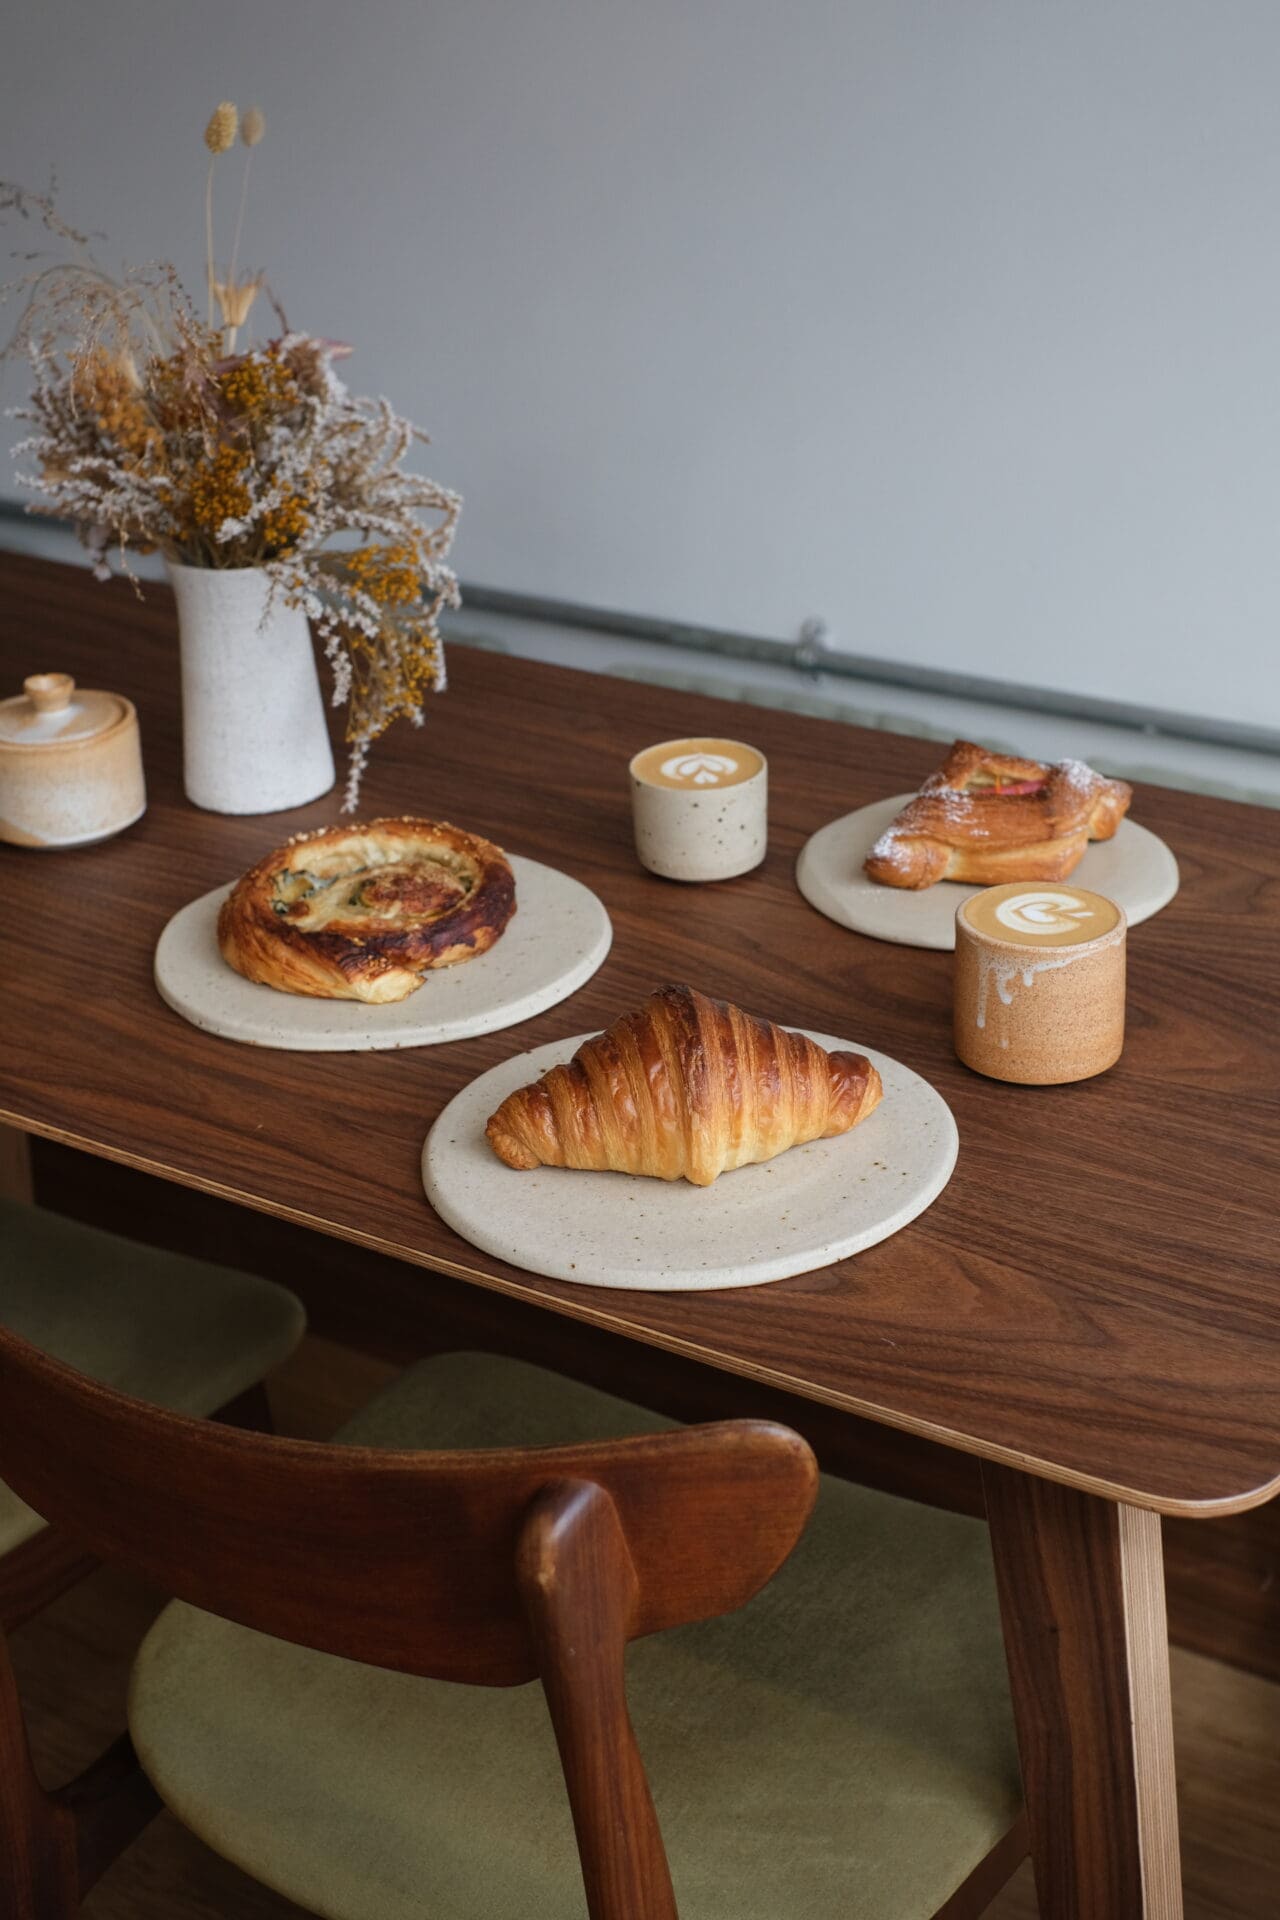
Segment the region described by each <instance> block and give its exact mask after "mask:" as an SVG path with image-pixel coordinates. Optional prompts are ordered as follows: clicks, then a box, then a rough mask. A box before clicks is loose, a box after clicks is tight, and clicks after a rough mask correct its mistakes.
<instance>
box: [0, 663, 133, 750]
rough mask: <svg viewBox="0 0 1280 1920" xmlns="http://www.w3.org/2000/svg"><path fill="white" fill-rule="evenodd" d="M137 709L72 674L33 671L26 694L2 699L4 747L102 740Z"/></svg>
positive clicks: (1, 737)
mask: <svg viewBox="0 0 1280 1920" xmlns="http://www.w3.org/2000/svg"><path fill="white" fill-rule="evenodd" d="M132 713H133V707H132V705H131V703H130V702H129V701H128V700H126V699H125V698H124V696H123V695H122V694H118V693H98V692H91V691H89V690H87V689H85V688H81V687H77V686H76V683H75V681H74V680H73V679H72V677H71V675H70V674H69V673H32V674H29V675H28V676H27V678H26V679H25V680H24V681H23V683H22V692H21V693H19V694H15V695H14V696H13V698H12V699H10V700H0V748H2V747H45V746H58V747H61V746H72V745H75V744H78V743H79V742H81V741H85V740H96V739H97V738H98V737H99V736H100V735H102V734H104V733H108V732H110V730H111V729H112V728H113V727H118V726H119V725H120V724H121V723H122V722H123V721H125V720H127V719H129V718H130V717H131V715H132Z"/></svg>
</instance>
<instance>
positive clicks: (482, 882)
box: [218, 816, 516, 1005]
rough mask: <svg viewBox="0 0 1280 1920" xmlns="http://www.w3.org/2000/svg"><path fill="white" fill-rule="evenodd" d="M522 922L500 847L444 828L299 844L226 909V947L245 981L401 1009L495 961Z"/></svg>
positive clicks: (427, 824)
mask: <svg viewBox="0 0 1280 1920" xmlns="http://www.w3.org/2000/svg"><path fill="white" fill-rule="evenodd" d="M515 910H516V883H515V876H514V875H513V873H512V871H511V868H510V865H509V864H508V862H507V859H506V856H505V854H503V852H502V850H501V849H500V848H499V847H495V846H494V844H493V842H492V841H491V840H483V839H481V837H480V835H479V834H476V833H467V832H465V831H464V830H463V829H462V828H461V827H452V826H450V825H449V824H448V823H447V822H445V821H441V820H415V819H412V818H410V817H408V816H406V817H405V818H404V819H400V820H372V821H370V822H369V824H368V825H367V826H352V827H322V828H321V829H320V830H319V832H317V833H303V834H299V835H297V837H296V838H295V839H293V840H290V841H288V842H287V843H286V845H284V846H283V847H276V848H275V849H274V850H273V851H272V852H271V853H268V854H266V855H265V856H264V857H263V858H262V859H261V860H259V862H258V864H257V866H256V867H252V868H251V869H250V870H249V872H248V873H246V874H245V876H244V878H243V879H242V880H240V881H238V882H237V883H236V886H235V888H234V889H233V891H232V892H231V894H230V895H229V896H228V898H227V899H226V900H225V901H224V902H223V906H222V911H221V912H220V913H219V915H218V946H219V948H220V949H221V952H222V957H223V959H224V960H225V961H226V962H227V964H228V965H229V966H232V967H234V968H235V970H236V972H237V973H242V974H243V975H244V976H245V978H246V980H257V981H260V982H261V983H262V985H263V986H267V987H277V988H279V990H280V992H281V993H304V994H312V995H314V996H315V997H316V998H318V999H322V1000H367V1001H370V1002H372V1003H373V1004H375V1005H384V1004H385V1003H386V1002H388V1001H391V1000H403V999H405V998H406V996H407V995H408V994H411V993H412V992H414V990H415V989H416V988H417V987H419V986H421V984H422V977H423V975H424V974H425V973H428V972H430V971H431V970H432V969H433V968H435V967H452V966H456V965H457V964H458V962H459V961H462V960H472V959H474V958H475V956H476V955H477V954H480V953H487V952H488V950H489V948H490V947H491V946H492V945H493V943H494V941H495V940H498V939H499V938H500V937H501V935H502V933H503V930H504V929H505V927H506V925H507V922H508V921H509V920H510V918H511V916H512V914H513V913H514V912H515Z"/></svg>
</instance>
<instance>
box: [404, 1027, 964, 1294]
mask: <svg viewBox="0 0 1280 1920" xmlns="http://www.w3.org/2000/svg"><path fill="white" fill-rule="evenodd" d="M809 1037H810V1039H812V1040H816V1041H817V1043H818V1045H819V1046H820V1047H827V1048H829V1049H832V1050H838V1049H840V1048H853V1050H854V1051H855V1052H858V1053H865V1054H866V1056H867V1058H868V1059H869V1060H871V1061H873V1062H874V1064H875V1065H876V1067H878V1068H879V1070H880V1075H881V1078H882V1079H883V1081H884V1098H883V1099H882V1100H881V1102H880V1105H879V1106H878V1107H877V1108H876V1110H875V1112H874V1113H873V1114H871V1115H870V1116H869V1117H868V1118H867V1119H866V1120H864V1121H863V1122H862V1124H861V1125H860V1126H857V1127H855V1128H854V1129H853V1131H852V1132H851V1133H846V1134H843V1135H841V1137H840V1138H839V1139H837V1140H815V1141H813V1142H812V1143H811V1144H810V1145H808V1146H803V1147H792V1148H791V1149H790V1150H789V1151H788V1152H787V1153H780V1154H779V1155H778V1156H777V1158H776V1159H774V1160H768V1161H766V1162H765V1163H764V1164H763V1165H762V1166H756V1167H739V1168H738V1169H737V1171H736V1172H734V1173H722V1174H721V1175H720V1178H719V1179H718V1180H717V1181H715V1182H714V1184H713V1185H712V1186H709V1187H691V1186H690V1185H689V1183H688V1181H687V1180H675V1181H670V1182H668V1181H665V1180H649V1179H643V1178H638V1177H636V1176H634V1175H631V1174H626V1173H579V1172H576V1171H574V1170H571V1169H568V1168H565V1167H537V1168H534V1169H533V1170H532V1171H531V1172H528V1173H517V1172H515V1171H514V1170H513V1169H512V1168H510V1167H507V1166H504V1165H503V1163H502V1162H501V1160H499V1159H498V1157H497V1155H496V1154H495V1153H494V1152H493V1150H492V1148H491V1147H490V1145H489V1143H488V1141H487V1140H486V1139H485V1137H484V1128H485V1122H486V1121H487V1120H488V1118H489V1115H490V1114H491V1113H492V1112H493V1111H494V1109H495V1108H496V1107H497V1106H498V1105H499V1104H500V1103H501V1102H502V1101H503V1100H505V1099H506V1097H507V1095H508V1094H509V1093H514V1092H515V1090H516V1088H517V1087H523V1086H526V1085H527V1084H528V1082H529V1081H530V1080H536V1079H537V1077H538V1075H539V1074H541V1073H545V1072H546V1071H547V1068H548V1067H553V1066H555V1065H556V1064H557V1062H559V1061H564V1060H568V1059H569V1058H570V1056H571V1055H572V1054H573V1053H574V1052H575V1051H576V1050H577V1048H578V1047H580V1046H581V1045H582V1042H583V1041H584V1040H585V1039H587V1038H588V1036H587V1035H586V1034H581V1033H580V1034H578V1035H577V1036H576V1037H575V1038H574V1039H572V1040H553V1041H552V1042H551V1043H550V1045H548V1046H545V1047H537V1048H535V1050H534V1051H533V1052H532V1053H520V1054H516V1055H515V1056H514V1058H512V1059H510V1060H504V1061H503V1062H502V1065H501V1066H498V1067H493V1068H491V1069H490V1071H489V1072H488V1073H483V1074H481V1075H480V1077H479V1079H477V1080H473V1081H472V1082H471V1084H470V1086H467V1087H464V1088H463V1090H462V1092H461V1093H459V1094H457V1095H456V1096H455V1097H454V1099H452V1100H451V1101H450V1102H449V1104H448V1106H447V1107H446V1108H445V1109H444V1111H443V1113H442V1114H441V1115H440V1118H439V1119H438V1120H437V1121H436V1123H435V1125H434V1126H433V1127H432V1129H431V1131H430V1133H429V1134H428V1135H427V1139H426V1144H425V1145H424V1147H423V1149H422V1183H423V1186H424V1187H425V1188H426V1192H427V1198H428V1199H429V1200H430V1202H431V1204H432V1206H433V1207H434V1208H435V1210H436V1212H437V1213H438V1214H439V1215H440V1217H441V1218H442V1219H443V1220H444V1221H446V1222H447V1224H448V1225H449V1226H451V1227H452V1228H453V1229H454V1231H455V1232H456V1233H460V1234H461V1235H462V1236H463V1238H464V1239H465V1240H469V1241H470V1242H471V1243H472V1245H473V1246H476V1247H479V1248H480V1249H481V1251H482V1252H484V1253H491V1254H495V1255H496V1256H497V1257H498V1258H499V1259H502V1260H510V1261H512V1262H513V1263H514V1264H515V1265H516V1266H519V1267H526V1268H528V1269H529V1271H530V1272H532V1273H542V1274H546V1275H547V1276H548V1278H550V1279H552V1280H577V1281H581V1282H582V1283H583V1284H584V1285H587V1286H595V1287H644V1288H653V1289H657V1290H660V1291H666V1292H698V1291H702V1290H705V1289H709V1288H712V1287H755V1286H759V1285H760V1284H761V1283H762V1282H764V1281H766V1280H785V1279H786V1278H787V1277H788V1275H790V1274H793V1273H809V1272H811V1271H812V1270H813V1269H814V1268H815V1267H825V1266H828V1265H830V1263H831V1262H832V1261H833V1260H843V1259H845V1258H846V1257H847V1256H848V1255H849V1254H851V1253H860V1252H861V1251H862V1249H863V1248H864V1247H872V1246H874V1245H875V1244H876V1242H877V1241H878V1240H887V1239H888V1237H889V1235H890V1234H891V1233H897V1231H898V1229H899V1228H900V1227H905V1226H906V1225H907V1222H908V1221H910V1220H914V1219H915V1218H916V1216H917V1214H921V1213H923V1212H924V1210H925V1208H926V1207H927V1206H929V1205H930V1203H931V1202H932V1201H934V1200H936V1199H937V1197H938V1195H939V1194H940V1193H941V1192H942V1189H943V1188H944V1187H945V1186H946V1184H947V1181H948V1180H949V1179H950V1178H951V1170H952V1168H953V1167H954V1166H955V1163H956V1151H957V1146H958V1137H957V1134H956V1123H955V1121H954V1120H953V1119H952V1117H951V1109H950V1108H949V1107H948V1106H947V1104H946V1102H945V1101H944V1100H943V1099H942V1097H941V1095H940V1094H937V1093H935V1092H934V1090H933V1088H932V1087H931V1086H930V1085H929V1083H928V1081H927V1080H922V1079H921V1078H920V1076H919V1074H917V1073H912V1071H911V1069H910V1068H909V1067H904V1066H901V1065H900V1064H899V1062H898V1061H896V1060H891V1059H889V1057H888V1055H887V1054H883V1053H877V1052H876V1051H875V1049H874V1048H872V1047H864V1046H862V1045H861V1044H860V1043H859V1042H857V1041H854V1040H837V1039H834V1038H833V1037H832V1036H831V1035H830V1034H826V1033H814V1034H810V1036H809Z"/></svg>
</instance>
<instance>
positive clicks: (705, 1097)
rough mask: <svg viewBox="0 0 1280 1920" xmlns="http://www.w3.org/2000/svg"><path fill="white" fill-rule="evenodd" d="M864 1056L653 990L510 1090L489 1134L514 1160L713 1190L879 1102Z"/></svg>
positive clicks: (853, 1122) (683, 994) (688, 992)
mask: <svg viewBox="0 0 1280 1920" xmlns="http://www.w3.org/2000/svg"><path fill="white" fill-rule="evenodd" d="M882 1091H883V1089H882V1087H881V1084H880V1075H879V1074H878V1073H877V1072H876V1070H875V1068H874V1067H873V1066H872V1064H871V1062H870V1061H869V1060H868V1059H867V1058H866V1056H865V1055H864V1054H861V1053H827V1052H825V1051H824V1049H823V1048H822V1047H820V1046H818V1045H817V1044H816V1043H815V1042H814V1041H812V1040H809V1039H807V1038H806V1036H805V1035H804V1034H802V1033H791V1032H789V1031H788V1030H787V1028H785V1027H775V1026H774V1025H773V1023H772V1021H769V1020H756V1019H753V1018H752V1016H751V1015H750V1014H747V1013H743V1011H742V1009H741V1008H740V1007H733V1006H730V1005H729V1004H728V1003H727V1002H726V1001H724V1000H709V999H708V998H707V996H706V995H705V994H703V993H696V992H695V991H694V990H693V988H692V987H660V988H659V989H658V991H657V992H656V993H652V994H650V996H649V998H648V999H647V1000H646V1001H645V1003H644V1005H643V1006H642V1007H641V1008H640V1010H639V1011H638V1012H637V1013H628V1014H624V1015H623V1017H622V1019H620V1020H615V1021H614V1023H613V1025H612V1026H611V1027H610V1028H609V1029H608V1031H607V1032H605V1033H601V1034H597V1035H596V1036H595V1038H594V1039H592V1040H584V1041H583V1043H582V1045H581V1046H580V1047H579V1048H578V1051H577V1052H576V1053H575V1054H574V1056H573V1058H572V1060H571V1061H570V1062H569V1064H568V1065H567V1066H563V1067H552V1068H551V1070H550V1071H549V1072H548V1073H544V1074H543V1076H542V1078H541V1079H540V1080H537V1081H535V1082H534V1083H533V1084H532V1085H531V1086H528V1087H521V1088H520V1089H519V1090H518V1091H517V1092H515V1093H511V1094H508V1096H507V1098H506V1099H505V1100H504V1101H503V1102H502V1105H501V1106H500V1107H499V1108H498V1110H497V1112H496V1113H495V1114H493V1115H492V1117H491V1118H490V1120H489V1123H488V1125H487V1126H486V1128H485V1133H486V1136H487V1138H488V1141H489V1144H490V1146H491V1147H492V1148H493V1150H494V1152H495V1153H496V1154H497V1156H498V1158H499V1159H500V1160H503V1161H505V1162H506V1164H507V1166H509V1167H516V1168H518V1169H520V1170H522V1171H527V1170H528V1169H529V1168H531V1167H538V1166H545V1167H581V1168H590V1169H598V1170H602V1171H603V1170H605V1169H610V1170H612V1171H613V1172H615V1173H643V1174H652V1175H653V1176H654V1177H655V1178H657V1179H659V1180H679V1179H681V1178H684V1179H685V1180H688V1181H690V1182H691V1184H692V1185H694V1186H696V1187H709V1186H710V1185H711V1182H712V1181H713V1180H715V1179H716V1178H717V1177H718V1176H719V1175H720V1174H722V1173H724V1172H726V1171H727V1170H728V1169H729V1168H732V1167H745V1166H749V1165H750V1164H751V1163H752V1162H753V1161H758V1160H772V1159H773V1157H774V1155H775V1154H779V1153H783V1152H785V1150H786V1149H787V1148H788V1147H794V1146H798V1145H800V1144H801V1143H802V1142H803V1141H806V1140H825V1139H829V1138H830V1137H831V1136H832V1135H834V1134H838V1133H847V1132H848V1131H849V1129H850V1128H851V1127H856V1126H857V1124H858V1122H859V1121H860V1120H865V1119H866V1117H867V1115H868V1114H869V1113H870V1112H871V1111H872V1110H873V1108H874V1107H875V1106H876V1105H877V1104H878V1102H879V1099H880V1095H881V1093H882Z"/></svg>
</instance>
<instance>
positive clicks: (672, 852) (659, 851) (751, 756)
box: [630, 735, 769, 881]
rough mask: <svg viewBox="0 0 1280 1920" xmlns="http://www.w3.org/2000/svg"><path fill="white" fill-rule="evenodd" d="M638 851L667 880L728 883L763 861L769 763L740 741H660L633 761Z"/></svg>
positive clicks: (699, 738) (691, 739)
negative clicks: (721, 881) (724, 881)
mask: <svg viewBox="0 0 1280 1920" xmlns="http://www.w3.org/2000/svg"><path fill="white" fill-rule="evenodd" d="M630 771H631V809H632V818H633V820H634V823H635V834H636V853H637V854H638V856H639V859H640V864H641V865H642V866H645V867H648V869H649V871H650V873H658V874H661V875H662V876H663V878H664V879H667V880H695V881H697V880H732V879H734V878H735V877H736V876H737V875H738V874H740V873H750V872H751V870H752V868H753V867H758V866H759V865H760V862H761V861H762V860H763V859H764V856H765V853H766V851H767V848H768V843H769V830H768V808H769V768H768V763H767V762H766V760H765V757H764V755H763V754H762V753H761V752H760V751H759V749H758V748H757V747H749V746H747V744H746V743H745V742H744V741H741V740H719V739H710V738H706V737H703V736H701V735H699V736H696V737H691V738H689V739H685V740H663V741H661V742H659V744H658V745H657V746H654V747H646V748H645V749H644V751H643V752H642V753H638V754H636V755H635V757H634V759H633V760H632V762H631V769H630Z"/></svg>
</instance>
